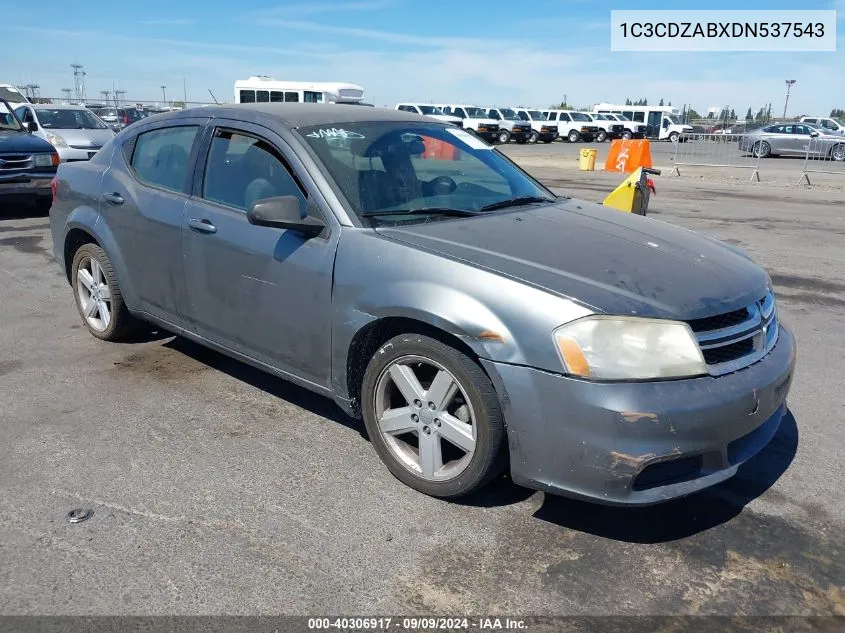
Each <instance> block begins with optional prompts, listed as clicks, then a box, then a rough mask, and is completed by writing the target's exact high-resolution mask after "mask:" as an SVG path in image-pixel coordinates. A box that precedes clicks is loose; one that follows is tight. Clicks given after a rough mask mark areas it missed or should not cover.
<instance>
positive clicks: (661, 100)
mask: <svg viewBox="0 0 845 633" xmlns="http://www.w3.org/2000/svg"><path fill="white" fill-rule="evenodd" d="M657 105H659V106H662V105H663V97H661V98H660V103H658V104H657Z"/></svg>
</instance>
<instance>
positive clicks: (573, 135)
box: [566, 130, 581, 143]
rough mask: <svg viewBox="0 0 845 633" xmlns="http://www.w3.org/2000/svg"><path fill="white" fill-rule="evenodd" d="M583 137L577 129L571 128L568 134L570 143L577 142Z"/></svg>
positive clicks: (567, 138)
mask: <svg viewBox="0 0 845 633" xmlns="http://www.w3.org/2000/svg"><path fill="white" fill-rule="evenodd" d="M580 139H581V135H580V134H578V132H576V131H575V130H570V131H569V134H568V135H567V136H566V140H567V141H569V142H570V143H577V142H578V141H579V140H580Z"/></svg>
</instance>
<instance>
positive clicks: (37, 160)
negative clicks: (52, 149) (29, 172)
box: [32, 154, 58, 167]
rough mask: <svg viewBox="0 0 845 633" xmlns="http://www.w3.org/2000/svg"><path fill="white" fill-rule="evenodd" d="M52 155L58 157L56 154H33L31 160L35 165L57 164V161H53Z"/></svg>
mask: <svg viewBox="0 0 845 633" xmlns="http://www.w3.org/2000/svg"><path fill="white" fill-rule="evenodd" d="M53 157H55V158H56V159H58V155H57V154H33V155H32V160H33V164H34V165H35V166H36V167H52V166H53V165H57V164H58V161H57V160H56V161H54V160H53Z"/></svg>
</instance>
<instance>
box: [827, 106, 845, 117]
mask: <svg viewBox="0 0 845 633" xmlns="http://www.w3.org/2000/svg"><path fill="white" fill-rule="evenodd" d="M830 118H831V119H845V110H843V109H841V108H833V110H831V111H830Z"/></svg>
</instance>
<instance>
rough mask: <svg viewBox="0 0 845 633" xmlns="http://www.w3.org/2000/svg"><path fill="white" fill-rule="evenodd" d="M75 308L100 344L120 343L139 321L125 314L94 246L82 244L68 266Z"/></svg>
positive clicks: (104, 259) (104, 262) (113, 280)
mask: <svg viewBox="0 0 845 633" xmlns="http://www.w3.org/2000/svg"><path fill="white" fill-rule="evenodd" d="M71 284H72V286H73V295H74V297H75V298H76V307H77V309H78V310H79V314H80V316H81V317H82V322H83V323H84V324H85V327H86V328H88V331H89V332H91V334H93V335H94V336H96V337H97V338H99V339H103V340H104V341H120V340H123V339H125V338H127V337H128V336H129V335H131V334H133V333H134V332H135V331H136V330H137V328H138V325H139V321H138V320H137V319H136V318H135V317H133V316H132V315H131V314H129V310H128V309H127V308H126V305H125V304H124V303H123V296H122V295H121V294H120V288H118V286H117V280H116V278H115V275H114V271H113V270H112V266H111V262H109V259H108V257H106V253H105V251H103V249H102V248H100V247H99V246H97V245H96V244H90V243H89V244H83V245H82V246H80V247H79V249H78V250H77V251H76V254H75V255H74V257H73V265H72V267H71Z"/></svg>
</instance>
